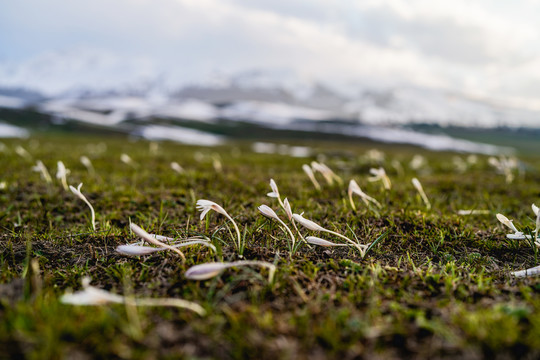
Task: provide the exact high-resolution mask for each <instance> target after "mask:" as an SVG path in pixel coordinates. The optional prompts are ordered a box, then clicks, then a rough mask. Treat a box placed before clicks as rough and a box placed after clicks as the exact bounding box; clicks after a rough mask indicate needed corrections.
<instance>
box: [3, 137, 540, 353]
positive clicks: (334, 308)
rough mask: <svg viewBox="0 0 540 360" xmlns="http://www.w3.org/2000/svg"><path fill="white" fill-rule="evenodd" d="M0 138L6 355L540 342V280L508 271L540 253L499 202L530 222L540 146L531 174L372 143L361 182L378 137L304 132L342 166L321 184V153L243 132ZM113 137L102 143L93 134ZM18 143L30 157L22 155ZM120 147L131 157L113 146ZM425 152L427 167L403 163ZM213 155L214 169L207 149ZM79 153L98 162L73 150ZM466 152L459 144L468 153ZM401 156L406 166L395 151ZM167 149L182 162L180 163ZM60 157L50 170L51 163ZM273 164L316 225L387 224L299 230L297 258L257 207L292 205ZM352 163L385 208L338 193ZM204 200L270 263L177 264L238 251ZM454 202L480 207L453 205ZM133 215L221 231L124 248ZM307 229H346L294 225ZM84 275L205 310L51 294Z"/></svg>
mask: <svg viewBox="0 0 540 360" xmlns="http://www.w3.org/2000/svg"><path fill="white" fill-rule="evenodd" d="M3 143H4V144H5V145H6V146H7V151H6V152H5V153H2V154H0V166H1V169H2V173H1V175H0V182H1V181H5V182H6V184H7V188H6V189H4V190H0V349H2V352H1V354H2V355H1V356H5V357H11V358H16V357H27V358H35V359H43V358H72V357H82V358H84V357H85V356H86V357H96V358H137V359H138V358H157V357H159V358H179V357H183V358H225V359H235V358H258V359H277V358H280V359H282V358H285V359H286V358H295V359H296V358H338V357H340V358H347V359H348V358H356V357H364V358H377V357H378V358H402V357H407V358H410V357H412V358H456V357H462V358H482V357H492V358H497V357H501V358H505V357H525V356H528V357H529V358H537V357H538V356H539V355H540V312H539V310H540V298H539V297H538V296H537V293H538V292H540V285H538V283H537V280H536V279H534V278H527V279H514V278H513V277H512V276H511V275H510V274H509V273H510V272H511V271H514V270H521V269H525V268H528V267H532V266H536V265H537V263H538V254H537V251H536V249H535V248H534V247H532V246H531V245H530V244H528V243H527V242H523V241H521V242H520V241H512V240H507V239H506V238H505V234H506V233H507V230H506V229H503V227H502V226H501V225H500V224H499V223H498V222H497V220H496V219H495V214H496V213H497V212H501V213H504V214H505V215H506V216H508V217H509V218H511V219H514V220H515V223H516V225H517V226H518V227H519V228H520V229H529V230H534V223H535V219H534V218H533V214H532V211H531V209H530V204H531V203H533V202H537V203H538V202H540V201H539V198H540V187H539V184H540V157H535V156H534V155H532V154H529V155H528V156H527V157H526V158H522V160H523V162H524V168H525V169H526V172H525V173H524V174H522V175H519V176H517V178H516V180H515V181H514V182H513V183H512V184H507V183H506V182H505V178H504V176H503V175H500V174H497V173H496V172H495V171H494V170H493V169H492V168H491V167H490V166H489V165H488V164H487V159H486V158H485V157H482V156H480V157H479V158H478V163H477V164H475V165H472V166H470V168H469V169H468V170H467V171H466V172H465V173H457V172H456V171H455V169H454V165H453V163H452V158H453V157H454V156H456V154H452V153H432V152H424V151H421V150H417V149H414V148H411V147H398V146H395V145H394V146H379V150H381V151H383V152H385V154H386V160H385V162H384V163H383V164H382V166H384V167H385V168H386V170H387V172H388V174H389V176H390V178H391V180H392V183H393V187H392V190H391V191H389V192H384V191H383V190H382V187H381V184H380V183H370V182H368V181H367V178H368V176H369V169H370V167H374V166H379V164H377V163H374V162H373V161H371V160H368V159H366V157H365V156H364V155H365V154H366V151H367V150H369V149H371V148H372V147H373V144H371V143H370V144H362V143H321V142H317V143H310V142H305V144H304V145H308V146H311V147H312V148H313V150H314V154H316V155H319V156H320V158H322V159H323V161H324V162H325V163H326V164H327V165H328V166H330V168H332V169H333V170H334V171H335V172H336V173H337V174H338V175H339V176H341V177H342V178H343V180H344V184H343V185H341V186H338V185H334V186H329V185H327V184H325V182H324V180H323V178H322V177H320V176H318V180H319V181H320V183H321V185H323V186H322V190H321V191H316V190H315V189H314V187H313V185H312V184H311V183H310V181H309V180H308V178H307V176H306V175H305V174H304V173H303V171H302V169H301V166H302V164H304V163H308V162H310V161H312V160H314V159H315V157H313V158H310V159H297V158H291V157H287V156H280V155H264V154H254V153H252V152H251V151H250V146H249V143H243V142H238V143H235V144H232V145H228V146H223V147H219V148H211V149H208V148H196V147H186V146H181V145H177V144H172V143H163V144H160V147H159V151H158V153H157V154H151V153H150V151H149V144H148V143H147V142H144V141H136V142H131V141H127V140H123V139H115V138H107V139H106V140H102V139H99V138H84V137H66V136H59V135H48V136H41V137H39V136H37V137H33V138H31V139H30V140H4V141H3ZM100 143H102V144H105V146H103V145H99V146H98V144H100ZM17 145H22V146H23V147H24V148H26V149H27V150H28V151H29V152H30V154H32V156H33V159H32V161H30V160H25V159H23V158H21V157H20V156H19V155H17V154H15V152H14V151H13V149H14V148H15V146H17ZM122 153H127V154H129V155H130V156H131V157H132V158H133V159H134V160H135V161H136V162H137V164H138V167H137V168H136V169H135V168H132V167H129V166H127V165H126V164H124V163H122V162H121V161H120V154H122ZM417 153H422V155H424V156H425V157H426V159H427V161H428V164H429V168H426V169H423V170H421V171H420V172H416V171H413V170H411V169H410V168H409V167H408V166H407V164H408V163H409V161H410V160H411V158H412V157H413V156H414V155H415V154H417ZM216 154H218V155H219V158H220V161H221V163H222V166H223V171H222V172H216V171H215V169H214V167H213V159H214V158H215V157H216ZM81 155H86V156H89V157H90V158H91V159H92V161H93V164H94V167H95V169H96V175H95V176H91V175H89V174H88V172H87V171H86V169H85V168H84V166H83V165H82V164H81V163H80V162H79V157H80V156H81ZM462 157H463V156H462ZM38 159H40V160H42V161H43V162H44V163H45V165H46V166H47V167H48V168H49V170H50V171H51V175H53V177H54V174H55V172H56V162H57V161H58V160H62V161H63V162H64V163H65V164H66V167H67V168H68V169H70V170H71V174H70V175H69V177H68V180H69V183H70V184H71V185H74V186H76V185H77V184H78V183H79V182H82V183H84V186H83V187H82V192H83V194H85V195H86V196H87V198H88V199H89V201H90V202H91V203H92V204H93V206H94V208H95V210H96V213H97V231H96V232H93V231H92V230H91V224H90V212H89V211H88V208H87V206H86V205H85V204H84V203H83V202H82V201H81V200H80V199H78V198H76V197H75V196H74V195H73V194H72V193H70V192H65V191H64V190H63V189H62V186H61V184H60V182H59V181H57V180H56V179H55V181H54V183H53V184H50V185H49V184H46V183H45V182H44V181H43V180H42V179H41V178H40V175H39V173H36V172H33V171H32V170H31V167H32V166H33V165H34V164H35V161H36V160H38ZM392 160H398V161H400V162H401V164H402V165H403V168H404V172H403V173H399V172H397V170H396V169H394V168H393V167H392V166H391V165H390V164H391V161H392ZM171 161H177V162H178V163H180V165H182V166H183V168H184V169H186V173H185V174H176V173H174V172H173V171H172V170H171V169H170V167H169V164H170V162H171ZM53 170H54V171H53ZM413 177H418V178H419V179H420V181H421V182H422V184H423V187H424V189H425V191H426V193H427V195H428V197H429V199H430V201H431V203H432V205H433V207H432V209H431V210H426V208H425V206H424V204H423V203H422V200H421V198H420V197H419V196H418V194H417V192H416V190H415V189H414V188H413V186H412V184H411V179H412V178H413ZM270 178H273V179H275V180H276V182H277V184H278V186H279V190H280V193H281V195H282V198H285V197H287V198H288V199H289V201H290V202H291V204H292V207H293V211H294V212H297V213H301V212H304V216H305V217H306V218H308V219H311V220H313V221H315V222H317V223H318V224H320V225H321V226H323V227H325V228H327V229H330V230H333V231H336V232H339V233H341V234H344V235H346V236H348V237H350V238H353V239H354V238H357V239H358V240H359V241H360V242H361V243H364V244H366V243H369V242H372V241H374V240H375V239H377V238H379V237H380V236H381V235H383V234H386V236H384V237H383V238H382V239H381V240H380V241H379V242H378V243H377V244H375V245H374V246H373V247H372V248H371V249H370V251H369V252H368V254H367V255H366V256H365V257H364V258H361V257H360V256H359V253H358V252H357V251H354V250H353V249H349V248H335V249H328V248H320V247H319V248H317V247H313V248H312V249H309V248H307V247H306V246H302V247H300V248H299V250H298V251H297V252H296V253H295V255H294V256H293V257H292V259H291V258H290V256H289V252H288V248H289V247H288V241H290V240H289V238H288V235H287V233H285V232H284V231H283V230H282V229H281V228H280V227H279V226H278V224H277V223H276V222H275V221H271V220H269V219H266V218H264V217H263V216H261V215H260V213H259V212H258V211H257V206H259V205H261V204H267V205H269V206H270V207H272V208H273V209H274V210H276V211H277V213H278V214H279V215H280V216H281V218H282V219H283V220H285V219H286V217H285V214H284V212H283V211H281V210H280V209H279V205H278V203H277V200H276V199H272V198H269V197H267V196H266V194H267V193H268V192H270V187H269V180H270ZM350 179H355V180H356V181H357V182H358V184H359V185H360V187H361V188H362V189H363V190H364V191H365V192H366V193H367V194H369V195H371V196H373V197H375V198H376V199H377V200H378V201H379V202H381V203H382V205H383V207H382V209H377V208H371V207H366V206H364V205H363V203H361V201H360V199H359V198H355V200H356V206H357V211H356V212H355V211H353V210H352V208H351V206H350V205H349V203H348V198H347V185H346V184H347V183H348V181H349V180H350ZM197 199H209V200H212V201H215V202H217V203H218V204H220V205H222V206H223V207H224V208H225V209H226V210H227V212H228V213H229V214H230V215H231V216H232V217H234V218H235V221H237V223H238V224H239V227H240V231H241V232H242V234H243V238H244V241H245V250H244V252H243V255H244V259H248V260H264V261H268V262H271V263H274V264H276V265H277V267H278V270H277V273H276V276H275V280H274V281H273V282H272V283H269V282H268V276H267V275H268V271H267V270H264V269H262V270H261V269H259V268H255V267H253V268H247V267H239V268H233V269H228V270H226V271H224V272H223V273H222V274H221V275H220V276H218V277H216V278H213V279H210V280H207V281H200V282H199V281H191V280H188V279H186V278H185V277H184V273H185V271H186V270H187V269H188V268H189V267H190V266H192V265H195V264H201V263H205V262H212V261H234V260H238V254H237V250H236V246H235V244H234V243H235V241H236V234H235V232H234V228H233V227H232V226H230V224H227V223H226V219H225V218H224V217H223V216H221V215H219V214H217V213H216V212H210V213H209V214H208V215H207V219H205V220H204V221H200V220H199V212H198V211H197V210H196V209H195V202H196V200H197ZM459 209H487V210H489V211H490V212H491V213H490V214H489V215H475V216H458V215H457V214H456V213H457V210H459ZM130 222H133V223H136V224H138V225H140V226H141V227H143V228H144V229H146V230H147V231H149V232H152V233H158V234H162V235H168V236H173V237H187V236H191V235H198V234H199V235H206V236H208V237H210V238H211V239H212V241H213V244H214V245H216V246H217V247H218V253H217V254H216V255H215V254H213V253H212V252H211V251H210V250H209V249H208V248H206V247H197V246H194V247H191V248H188V249H186V250H185V251H184V252H185V254H186V258H187V261H186V263H185V264H182V261H181V259H180V257H179V256H178V255H176V254H174V253H171V252H158V253H155V254H153V255H149V256H146V257H126V256H122V255H120V254H117V253H115V247H116V246H118V245H121V244H126V243H130V242H134V241H136V240H137V239H136V238H135V237H134V235H133V234H131V233H130V231H129V223H130ZM300 230H301V232H302V233H303V234H304V236H306V235H315V236H320V237H323V238H325V239H328V240H331V241H334V242H340V240H339V238H337V237H335V236H332V235H329V234H324V233H314V232H311V231H308V230H305V229H302V228H301V229H300ZM84 276H90V277H91V278H92V285H93V286H96V287H98V288H102V289H105V290H109V291H111V292H113V293H117V294H127V295H133V296H136V297H173V298H182V299H186V300H190V301H193V302H196V303H198V304H200V305H202V306H203V307H204V308H205V309H206V310H207V312H208V314H207V315H206V316H203V317H201V316H198V315H197V314H195V313H192V312H189V311H187V310H182V309H174V308H137V309H136V310H135V311H133V309H132V308H130V307H129V306H126V305H103V306H98V307H75V306H70V305H65V304H62V303H60V302H59V298H60V296H61V295H62V294H64V293H65V292H66V291H70V290H73V291H76V290H79V289H80V287H81V279H82V278H83V277H84Z"/></svg>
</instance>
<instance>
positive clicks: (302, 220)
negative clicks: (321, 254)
mask: <svg viewBox="0 0 540 360" xmlns="http://www.w3.org/2000/svg"><path fill="white" fill-rule="evenodd" d="M293 218H294V220H295V221H296V222H297V223H299V224H300V225H302V226H303V227H305V228H306V229H309V230H313V231H326V229H325V228H323V227H322V226H320V225H319V224H317V223H315V222H313V221H311V220H309V219H306V218H305V217H303V216H302V215H299V214H293Z"/></svg>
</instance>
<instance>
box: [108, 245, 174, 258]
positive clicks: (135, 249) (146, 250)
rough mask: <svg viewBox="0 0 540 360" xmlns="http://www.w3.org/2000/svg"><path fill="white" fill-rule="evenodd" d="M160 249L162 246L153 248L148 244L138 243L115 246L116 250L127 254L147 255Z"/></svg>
mask: <svg viewBox="0 0 540 360" xmlns="http://www.w3.org/2000/svg"><path fill="white" fill-rule="evenodd" d="M160 250H163V248H154V247H150V246H138V245H119V246H117V247H116V251H117V252H119V253H120V254H123V255H129V256H139V255H148V254H152V253H155V252H156V251H160Z"/></svg>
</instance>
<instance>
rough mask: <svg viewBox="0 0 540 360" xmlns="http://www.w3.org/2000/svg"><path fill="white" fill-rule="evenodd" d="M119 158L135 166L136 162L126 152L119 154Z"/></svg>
mask: <svg viewBox="0 0 540 360" xmlns="http://www.w3.org/2000/svg"><path fill="white" fill-rule="evenodd" d="M120 160H121V161H122V162H123V163H124V164H126V165H129V166H132V167H137V163H136V162H135V161H133V159H132V158H131V157H130V156H129V155H128V154H122V155H120Z"/></svg>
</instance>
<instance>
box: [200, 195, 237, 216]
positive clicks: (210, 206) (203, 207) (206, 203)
mask: <svg viewBox="0 0 540 360" xmlns="http://www.w3.org/2000/svg"><path fill="white" fill-rule="evenodd" d="M196 207H197V210H199V211H201V220H202V219H204V217H205V216H206V214H207V213H208V212H209V211H210V210H214V211H216V212H218V213H220V214H222V215H225V216H227V217H230V216H229V214H228V213H227V212H226V211H225V209H224V208H222V207H221V206H220V205H218V204H216V203H215V202H213V201H210V200H203V199H200V200H197V206H196Z"/></svg>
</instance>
